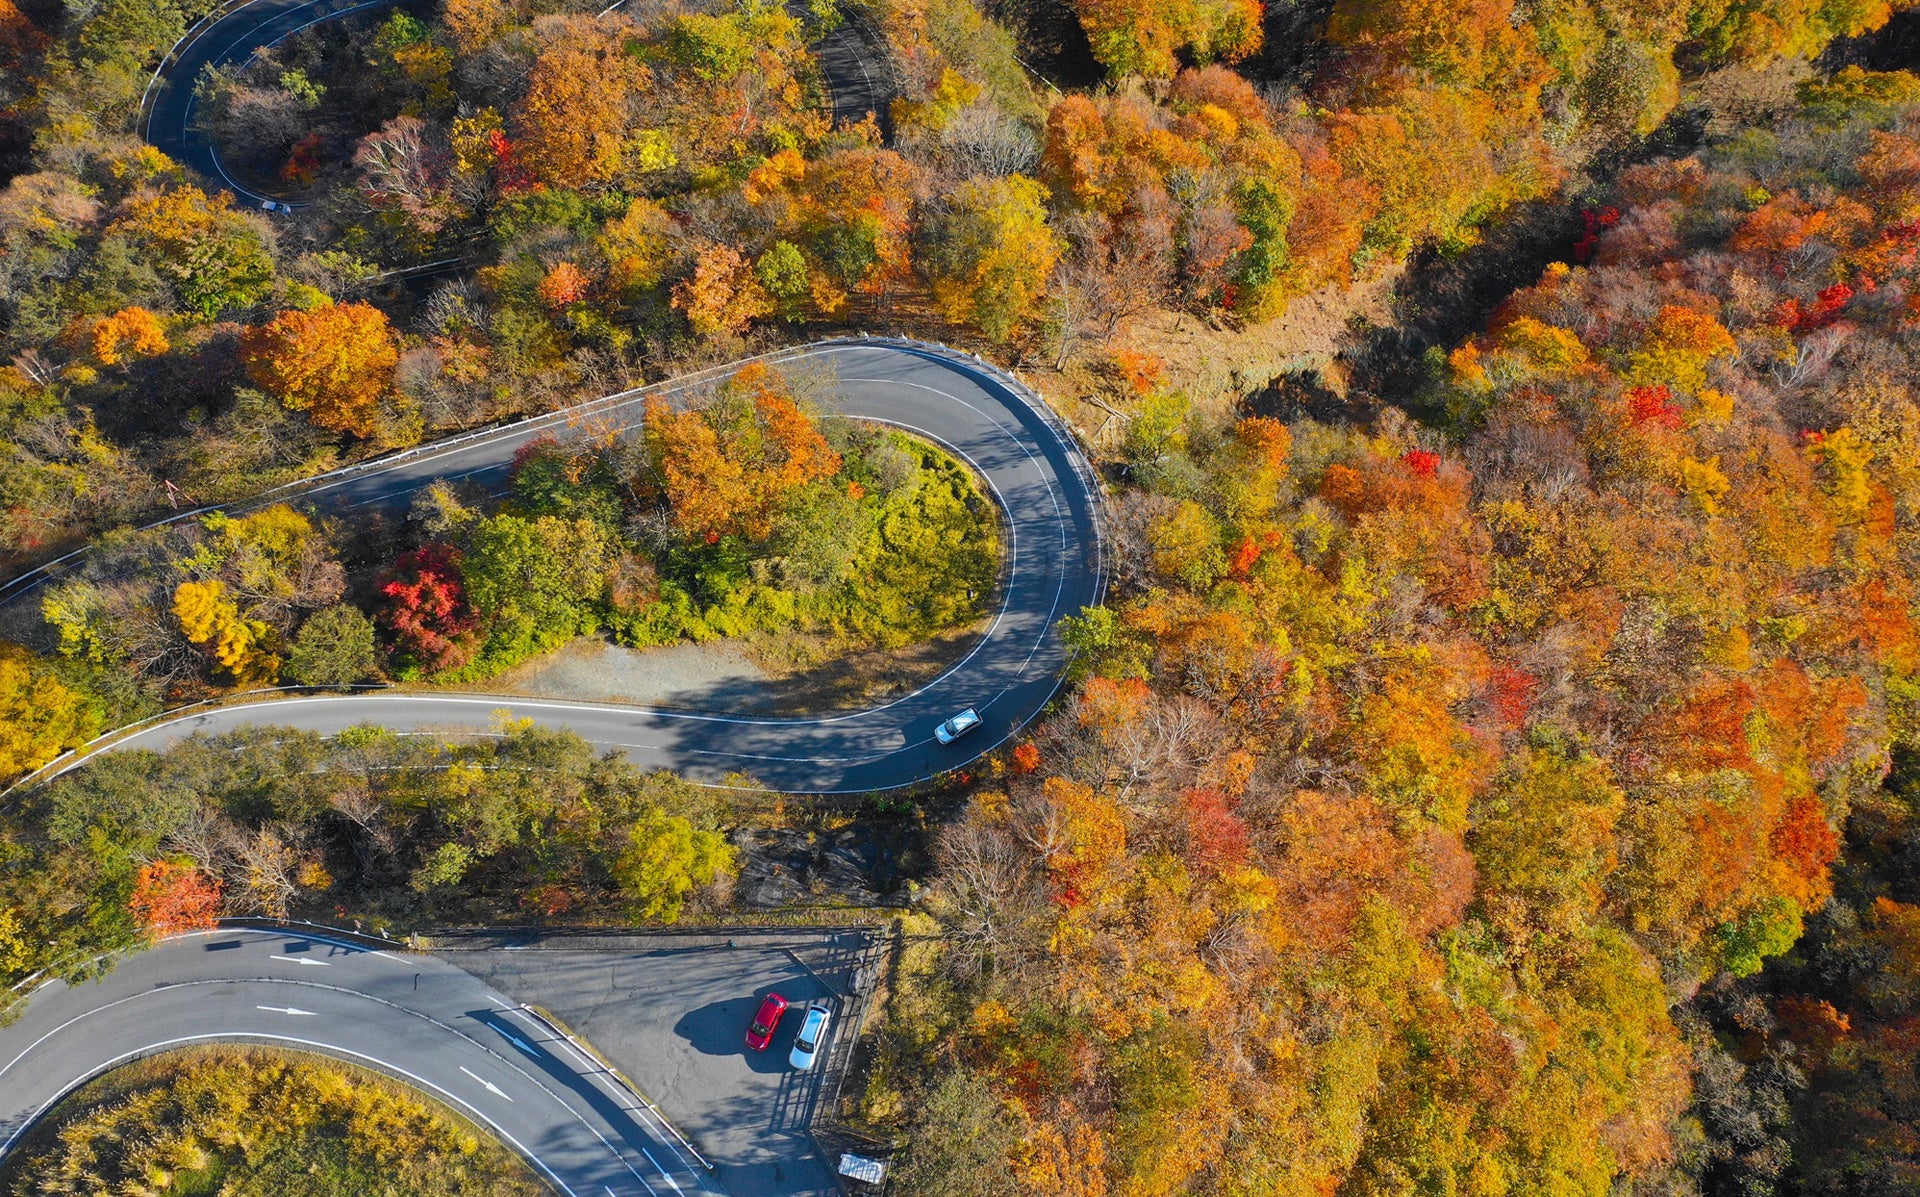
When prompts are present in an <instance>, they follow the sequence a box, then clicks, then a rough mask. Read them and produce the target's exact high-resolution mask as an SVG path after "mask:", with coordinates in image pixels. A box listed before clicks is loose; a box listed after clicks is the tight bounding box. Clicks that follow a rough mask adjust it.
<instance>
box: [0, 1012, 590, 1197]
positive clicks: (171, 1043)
mask: <svg viewBox="0 0 1920 1197" xmlns="http://www.w3.org/2000/svg"><path fill="white" fill-rule="evenodd" d="M226 1039H261V1040H265V1041H267V1042H268V1043H297V1044H299V1045H300V1046H302V1047H310V1048H312V1049H313V1050H314V1051H317V1052H323V1053H327V1054H330V1055H336V1056H349V1057H352V1058H353V1059H356V1060H365V1061H366V1062H367V1063H369V1064H372V1065H373V1066H374V1067H376V1068H383V1069H385V1070H386V1071H388V1072H390V1073H392V1074H393V1075H394V1076H398V1077H402V1078H404V1079H406V1080H409V1081H412V1082H413V1083H414V1084H415V1085H418V1086H419V1087H420V1088H422V1089H431V1090H433V1091H434V1092H435V1093H438V1094H439V1095H440V1096H442V1097H444V1098H446V1099H447V1100H448V1101H450V1102H452V1103H453V1104H455V1105H457V1106H459V1107H461V1108H462V1109H464V1110H466V1111H468V1112H469V1113H471V1114H472V1115H473V1116H474V1117H475V1118H478V1119H479V1120H480V1121H482V1122H484V1123H486V1124H487V1125H488V1126H490V1127H492V1128H493V1131H494V1133H495V1134H497V1135H499V1136H500V1137H501V1138H502V1139H505V1140H506V1141H507V1142H508V1143H511V1144H512V1145H513V1147H514V1150H516V1151H518V1152H519V1153H520V1154H521V1155H523V1156H525V1157H526V1158H528V1159H530V1160H532V1161H533V1162H534V1163H535V1164H538V1165H539V1166H540V1170H541V1171H542V1172H545V1173H546V1174H547V1176H548V1178H549V1179H551V1180H552V1181H553V1183H554V1184H557V1185H559V1186H560V1188H561V1191H563V1192H564V1193H566V1195H567V1197H579V1194H577V1193H575V1192H574V1191H573V1186H572V1185H570V1184H568V1183H567V1182H566V1181H564V1180H561V1179H560V1174H559V1173H557V1172H555V1171H554V1170H553V1169H552V1168H550V1167H548V1166H547V1162H546V1161H545V1160H543V1159H541V1158H540V1157H539V1156H537V1155H535V1154H534V1153H533V1152H532V1151H529V1150H528V1149H527V1146H526V1144H524V1143H522V1142H520V1140H518V1139H516V1138H514V1137H513V1135H512V1134H511V1133H509V1132H508V1130H507V1128H506V1127H504V1126H501V1125H500V1124H499V1123H498V1122H495V1121H494V1120H493V1119H492V1118H490V1117H488V1116H487V1112H486V1111H485V1110H482V1109H481V1108H480V1107H479V1106H476V1105H474V1104H473V1103H472V1102H470V1101H468V1100H466V1099H465V1098H463V1097H461V1096H460V1095H459V1094H458V1093H454V1092H453V1091H451V1090H449V1089H442V1088H441V1087H440V1086H438V1085H436V1084H434V1083H433V1082H432V1081H430V1080H428V1079H427V1078H425V1077H423V1076H418V1075H416V1074H414V1073H411V1072H408V1071H407V1070H406V1069H404V1068H402V1067H400V1066H399V1065H398V1064H390V1063H388V1062H387V1061H385V1060H382V1059H381V1058H380V1057H378V1056H372V1055H368V1054H367V1053H366V1052H357V1051H354V1050H353V1049H352V1048H350V1047H341V1046H339V1045H338V1044H333V1043H322V1042H320V1041H319V1040H316V1039H300V1038H297V1037H295V1036H292V1035H275V1034H271V1033H269V1032H266V1031H238V1032H216V1033H214V1034H211V1035H182V1036H179V1037H177V1038H174V1039H162V1040H161V1041H159V1042H158V1043H149V1044H147V1045H146V1046H145V1047H137V1048H134V1049H133V1050H132V1051H130V1052H126V1053H124V1054H122V1055H118V1056H115V1057H114V1058H113V1059H111V1060H108V1061H107V1062H106V1063H104V1064H101V1065H99V1066H97V1067H95V1068H93V1069H91V1070H89V1071H88V1072H86V1073H83V1074H82V1075H80V1076H78V1077H75V1078H74V1079H73V1080H72V1081H71V1082H70V1083H68V1084H67V1085H65V1086H63V1087H62V1088H61V1089H60V1091H59V1092H58V1093H57V1094H56V1095H55V1096H53V1097H50V1098H48V1099H47V1100H46V1102H45V1103H44V1104H42V1105H41V1107H40V1108H39V1109H37V1110H35V1111H34V1112H33V1116H32V1117H30V1118H28V1119H27V1120H26V1121H25V1122H23V1123H21V1125H20V1126H19V1128H18V1129H16V1130H15V1131H14V1132H13V1134H11V1135H9V1136H7V1141H6V1142H4V1143H0V1156H4V1155H5V1154H6V1153H7V1149H8V1148H10V1147H12V1146H13V1143H14V1140H15V1139H18V1138H19V1137H20V1136H21V1135H23V1134H25V1133H26V1132H27V1128H29V1127H31V1126H32V1125H33V1124H34V1123H36V1122H38V1121H40V1116H41V1115H42V1114H45V1113H46V1112H47V1111H48V1110H49V1109H52V1108H53V1106H54V1104H55V1103H56V1102H58V1101H59V1100H60V1099H61V1098H63V1097H65V1096H66V1095H67V1094H69V1093H71V1092H73V1091H74V1090H75V1089H78V1088H79V1087H80V1086H81V1085H84V1084H85V1083H87V1082H88V1081H90V1080H92V1079H93V1078H94V1077H96V1076H99V1075H101V1074H102V1073H105V1072H109V1071H111V1070H112V1069H113V1068H115V1067H116V1066H118V1065H120V1064H122V1063H125V1062H126V1061H128V1060H136V1059H139V1058H140V1057H141V1056H150V1055H152V1054H154V1053H155V1052H158V1051H161V1050H163V1049H165V1048H169V1047H177V1046H179V1045H180V1044H182V1043H205V1042H209V1041H217V1040H226ZM576 1117H577V1115H576Z"/></svg>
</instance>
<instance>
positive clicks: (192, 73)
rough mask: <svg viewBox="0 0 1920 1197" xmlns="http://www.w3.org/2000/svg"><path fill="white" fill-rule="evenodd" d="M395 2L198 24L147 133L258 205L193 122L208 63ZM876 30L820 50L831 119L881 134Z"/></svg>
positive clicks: (269, 10) (295, 7) (170, 72)
mask: <svg viewBox="0 0 1920 1197" xmlns="http://www.w3.org/2000/svg"><path fill="white" fill-rule="evenodd" d="M396 2H397V0H247V2H245V3H238V4H235V5H233V7H232V8H231V9H230V10H229V11H227V12H225V13H224V14H223V15H219V16H217V17H215V18H214V19H213V20H210V21H206V22H204V23H202V24H201V25H196V26H195V27H194V28H193V29H192V30H190V31H189V32H188V35H187V38H186V39H184V44H183V45H181V46H180V47H178V49H177V52H178V55H179V57H178V58H175V59H173V60H172V61H171V62H169V63H165V64H163V68H162V71H161V73H160V74H159V75H158V76H157V77H156V78H155V80H154V83H153V87H152V88H151V90H150V94H151V100H150V103H149V107H148V110H147V124H146V128H145V134H146V138H147V140H148V141H150V142H152V143H153V144H154V145H155V146H157V147H159V148H160V149H161V150H163V151H165V152H166V154H167V156H168V157H170V158H172V159H173V160H174V161H176V162H184V163H186V164H187V165H188V166H191V167H192V168H193V169H194V170H196V171H198V172H200V173H201V174H202V175H204V176H206V177H207V178H209V179H218V180H219V181H220V183H221V185H222V186H224V187H225V188H227V190H229V191H232V192H233V193H234V194H235V195H237V196H239V197H240V198H241V199H242V200H244V201H246V202H247V203H249V204H252V205H258V204H260V203H261V202H262V201H264V200H267V199H269V198H272V197H270V196H269V195H267V194H264V193H261V192H258V191H255V190H253V189H251V188H249V187H247V186H246V185H244V184H242V183H241V182H240V181H239V180H237V179H235V178H234V177H233V176H232V175H231V174H229V173H228V172H227V169H226V166H225V165H224V164H223V163H222V162H221V160H220V153H219V149H218V147H216V146H215V145H214V144H213V142H212V141H211V140H209V139H208V138H207V137H205V136H203V135H202V134H201V133H199V132H197V131H196V130H195V129H194V127H193V124H194V117H195V110H196V108H197V107H198V105H197V103H196V101H195V99H194V95H193V89H194V86H195V85H196V84H197V83H198V82H199V81H200V77H201V74H202V72H204V71H205V70H206V69H207V68H208V67H214V66H233V65H237V64H244V63H246V62H247V61H248V60H250V59H251V58H252V57H253V56H254V55H255V54H257V53H259V52H260V51H261V50H265V49H270V48H271V47H273V46H275V45H278V44H279V43H280V42H282V41H285V40H286V39H287V38H289V37H291V36H293V35H294V34H296V33H298V32H300V31H301V30H302V29H306V28H307V27H309V26H312V25H318V24H320V23H322V22H324V21H331V20H335V19H337V18H340V17H344V16H346V15H348V14H349V13H356V12H363V11H366V10H369V9H378V8H388V7H392V6H393V5H394V4H395V3H396ZM874 39H875V35H874V34H873V33H872V31H871V30H869V29H867V28H866V27H865V26H863V25H858V24H857V23H855V22H852V21H848V22H843V23H842V24H841V25H840V26H839V27H838V28H836V29H835V30H834V31H833V32H831V33H829V34H827V36H826V37H824V38H823V39H821V41H820V43H819V44H818V45H817V46H816V47H815V54H816V56H817V58H818V60H819V63H820V69H821V73H822V74H823V75H824V76H825V77H826V81H827V90H828V92H829V93H830V95H831V98H832V102H833V119H834V122H835V123H836V124H838V123H840V122H842V121H850V122H858V121H860V120H862V119H864V118H865V117H866V115H867V114H868V113H870V112H871V113H873V114H874V116H875V117H876V119H877V120H878V121H879V122H880V126H881V129H882V131H883V132H888V131H890V130H891V127H892V121H891V118H890V115H889V111H888V105H889V100H890V98H891V94H892V93H891V91H890V86H891V84H890V80H891V76H890V75H889V74H888V73H887V71H886V69H885V67H884V66H883V65H882V63H883V62H884V56H885V51H884V50H883V49H882V48H880V47H878V46H876V45H874V44H873V43H874Z"/></svg>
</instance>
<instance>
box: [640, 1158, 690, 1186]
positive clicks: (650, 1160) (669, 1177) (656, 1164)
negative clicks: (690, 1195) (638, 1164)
mask: <svg viewBox="0 0 1920 1197" xmlns="http://www.w3.org/2000/svg"><path fill="white" fill-rule="evenodd" d="M640 1154H641V1155H644V1156H646V1157H647V1163H649V1164H652V1165H653V1166H654V1167H655V1168H657V1169H659V1172H660V1175H661V1176H663V1177H665V1178H666V1180H667V1183H668V1184H670V1185H672V1186H673V1191H674V1192H676V1193H681V1194H684V1193H685V1190H683V1189H682V1188H681V1187H680V1185H679V1182H677V1181H675V1180H674V1179H673V1173H671V1172H668V1171H667V1170H666V1169H665V1168H661V1167H660V1161H659V1160H656V1159H654V1158H653V1153H652V1152H651V1151H648V1150H647V1149H646V1148H644V1147H642V1148H641V1149H640Z"/></svg>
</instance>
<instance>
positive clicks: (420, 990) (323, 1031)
mask: <svg viewBox="0 0 1920 1197" xmlns="http://www.w3.org/2000/svg"><path fill="white" fill-rule="evenodd" d="M137 959H138V966H137V967H129V968H126V969H122V970H118V971H116V972H114V973H111V974H109V975H108V976H107V977H105V978H103V979H101V980H99V981H94V982H89V983H85V984H83V985H78V986H73V987H67V986H65V985H64V984H63V983H60V982H52V983H49V984H48V985H45V986H42V987H41V990H40V991H38V992H37V993H36V994H35V998H34V1000H31V1001H30V1002H29V1003H28V1006H27V1009H26V1011H25V1012H24V1013H23V1014H22V1016H21V1018H20V1019H19V1021H17V1022H15V1023H14V1024H13V1025H11V1026H9V1027H7V1028H5V1029H4V1030H0V1157H3V1156H5V1155H6V1154H7V1153H8V1152H9V1151H10V1150H11V1149H12V1148H13V1147H14V1145H15V1144H16V1143H18V1142H19V1141H20V1138H21V1136H22V1135H23V1134H25V1132H26V1131H27V1129H28V1128H29V1127H31V1126H32V1125H33V1123H34V1122H35V1121H36V1120H37V1119H38V1118H39V1117H40V1115H42V1114H43V1113H45V1112H46V1111H47V1110H48V1109H50V1108H51V1107H52V1106H53V1105H54V1104H55V1103H57V1102H58V1101H59V1100H60V1099H61V1098H62V1097H64V1096H66V1095H67V1094H69V1093H71V1092H73V1091H74V1090H75V1089H77V1088H79V1087H80V1086H81V1085H83V1084H85V1083H86V1082H87V1081H89V1080H92V1079H93V1078H94V1077H97V1076H99V1075H101V1074H103V1073H105V1072H107V1071H109V1070H110V1069H112V1068H114V1067H117V1066H118V1065H120V1064H124V1063H126V1062H128V1061H131V1060H135V1059H139V1058H141V1057H143V1056H151V1055H155V1054H157V1053H160V1052H163V1051H167V1050H169V1049H172V1048H176V1047H186V1046H192V1045H194V1044H204V1043H210V1042H228V1043H234V1042H238V1043H264V1044H269V1045H279V1046H283V1047H289V1048H292V1049H295V1050H301V1051H312V1052H318V1053H320V1054H323V1055H329V1056H334V1057H336V1058H339V1059H343V1060H346V1061H348V1062H350V1063H355V1064H360V1065H363V1066H366V1067H371V1068H374V1069H376V1070H378V1071H380V1072H384V1073H386V1074H388V1075H389V1076H392V1077H394V1078H396V1079H398V1080H401V1081H405V1082H406V1083H408V1084H411V1085H413V1086H415V1087H417V1088H419V1089H421V1090H423V1091H425V1092H428V1093H430V1094H432V1095H433V1096H434V1097H436V1098H438V1099H439V1100H440V1101H442V1102H444V1103H445V1104H447V1105H449V1106H452V1107H453V1108H454V1109H456V1110H458V1111H460V1112H461V1113H462V1114H464V1115H465V1116H467V1117H468V1118H471V1119H472V1120H473V1121H474V1122H476V1123H478V1124H480V1125H482V1126H485V1127H488V1128H489V1129H491V1130H492V1131H493V1133H494V1134H496V1135H497V1136H498V1137H499V1138H500V1139H501V1140H502V1141H503V1142H504V1143H506V1144H507V1145H508V1146H509V1147H511V1148H513V1149H514V1150H516V1151H518V1152H519V1153H520V1155H522V1156H523V1157H524V1158H525V1159H527V1161H528V1162H529V1163H530V1164H532V1165H533V1166H534V1168H535V1169H536V1170H537V1171H539V1172H540V1173H541V1174H542V1175H543V1176H545V1177H546V1178H547V1179H548V1180H549V1181H551V1182H552V1183H553V1184H554V1185H555V1186H556V1187H557V1188H558V1190H559V1191H560V1192H562V1193H564V1194H567V1195H568V1197H608V1195H611V1197H663V1195H664V1194H685V1195H687V1197H718V1195H719V1194H721V1193H722V1190H721V1188H720V1187H719V1186H718V1185H717V1184H716V1183H715V1182H714V1181H713V1179H712V1178H711V1177H710V1176H709V1175H708V1173H707V1171H706V1169H705V1168H703V1167H701V1166H700V1165H699V1164H698V1163H697V1162H696V1160H695V1158H694V1157H693V1156H691V1155H690V1154H689V1153H688V1151H687V1149H686V1148H684V1147H682V1146H681V1145H680V1142H679V1140H678V1136H677V1133H676V1132H674V1131H673V1129H672V1128H671V1127H670V1126H669V1125H667V1123H666V1122H665V1120H664V1119H663V1118H661V1117H660V1116H659V1115H658V1114H657V1113H656V1112H655V1111H653V1110H652V1109H651V1107H650V1106H648V1104H647V1103H646V1102H645V1100H644V1099H643V1098H641V1097H640V1096H639V1095H638V1094H636V1093H634V1092H633V1091H632V1090H631V1089H628V1088H627V1087H625V1086H624V1085H621V1084H619V1083H618V1082H617V1080H616V1079H615V1078H613V1077H611V1076H610V1075H609V1074H608V1073H607V1071H606V1069H604V1068H603V1067H601V1066H600V1065H599V1064H598V1063H597V1062H595V1061H593V1060H592V1059H591V1058H590V1057H588V1056H586V1055H584V1054H583V1053H581V1052H580V1051H579V1050H578V1048H576V1047H574V1046H573V1045H572V1044H571V1043H570V1042H566V1041H564V1037H563V1036H560V1035H558V1034H557V1033H556V1032H554V1031H553V1030H552V1028H551V1027H550V1026H549V1025H548V1024H546V1023H545V1022H544V1021H543V1020H540V1019H537V1018H535V1017H533V1016H532V1015H531V1014H530V1013H528V1012H527V1011H525V1010H524V1009H523V1008H521V1007H520V1006H518V1005H517V1004H515V1003H513V1002H511V1001H509V1000H507V999H506V998H505V997H503V996H502V995H500V994H499V993H497V992H495V991H494V990H492V989H490V988H488V987H487V986H486V985H484V984H482V983H481V982H480V981H479V980H478V979H477V978H475V977H473V976H471V975H470V974H468V973H466V972H465V971H463V970H461V969H459V968H456V967H454V966H453V965H450V964H447V963H445V962H443V961H439V960H435V959H431V958H427V957H415V956H407V957H402V956H398V955H395V954H393V953H390V952H386V951H381V950H376V949H373V948H370V947H367V946H364V945H362V944H358V943H353V942H350V941H349V940H348V939H346V938H339V937H335V936H333V935H331V934H326V933H312V932H307V931H301V930H291V931H274V930H265V929H259V930H256V929H251V928H238V929H236V928H222V929H220V930H217V931H213V932H201V933H195V934H191V935H186V936H181V937H178V938H175V939H171V940H168V941H166V942H165V943H162V944H160V945H159V946H157V947H154V948H152V949H150V950H148V951H146V952H143V953H141V954H140V955H139V957H138V958H137ZM47 998H53V999H56V1000H47Z"/></svg>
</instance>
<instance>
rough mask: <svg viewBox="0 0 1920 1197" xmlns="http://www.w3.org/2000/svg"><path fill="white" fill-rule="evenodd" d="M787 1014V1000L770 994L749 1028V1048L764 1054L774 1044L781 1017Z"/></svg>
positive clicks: (761, 1004)
mask: <svg viewBox="0 0 1920 1197" xmlns="http://www.w3.org/2000/svg"><path fill="white" fill-rule="evenodd" d="M786 1012H787V999H785V998H783V997H781V996H780V995H779V994H777V993H770V994H768V995H767V996H766V998H765V1000H763V1001H762V1002H761V1003H760V1009H759V1010H758V1011H756V1012H755V1013H754V1016H753V1025H751V1026H749V1027H748V1028H747V1046H748V1047H750V1048H752V1049H753V1050H754V1051H757V1052H763V1051H766V1050H767V1045H768V1044H769V1043H772V1042H773V1033H774V1032H775V1031H776V1030H778V1029H779V1028H780V1016H781V1015H783V1014H785V1013H786Z"/></svg>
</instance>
